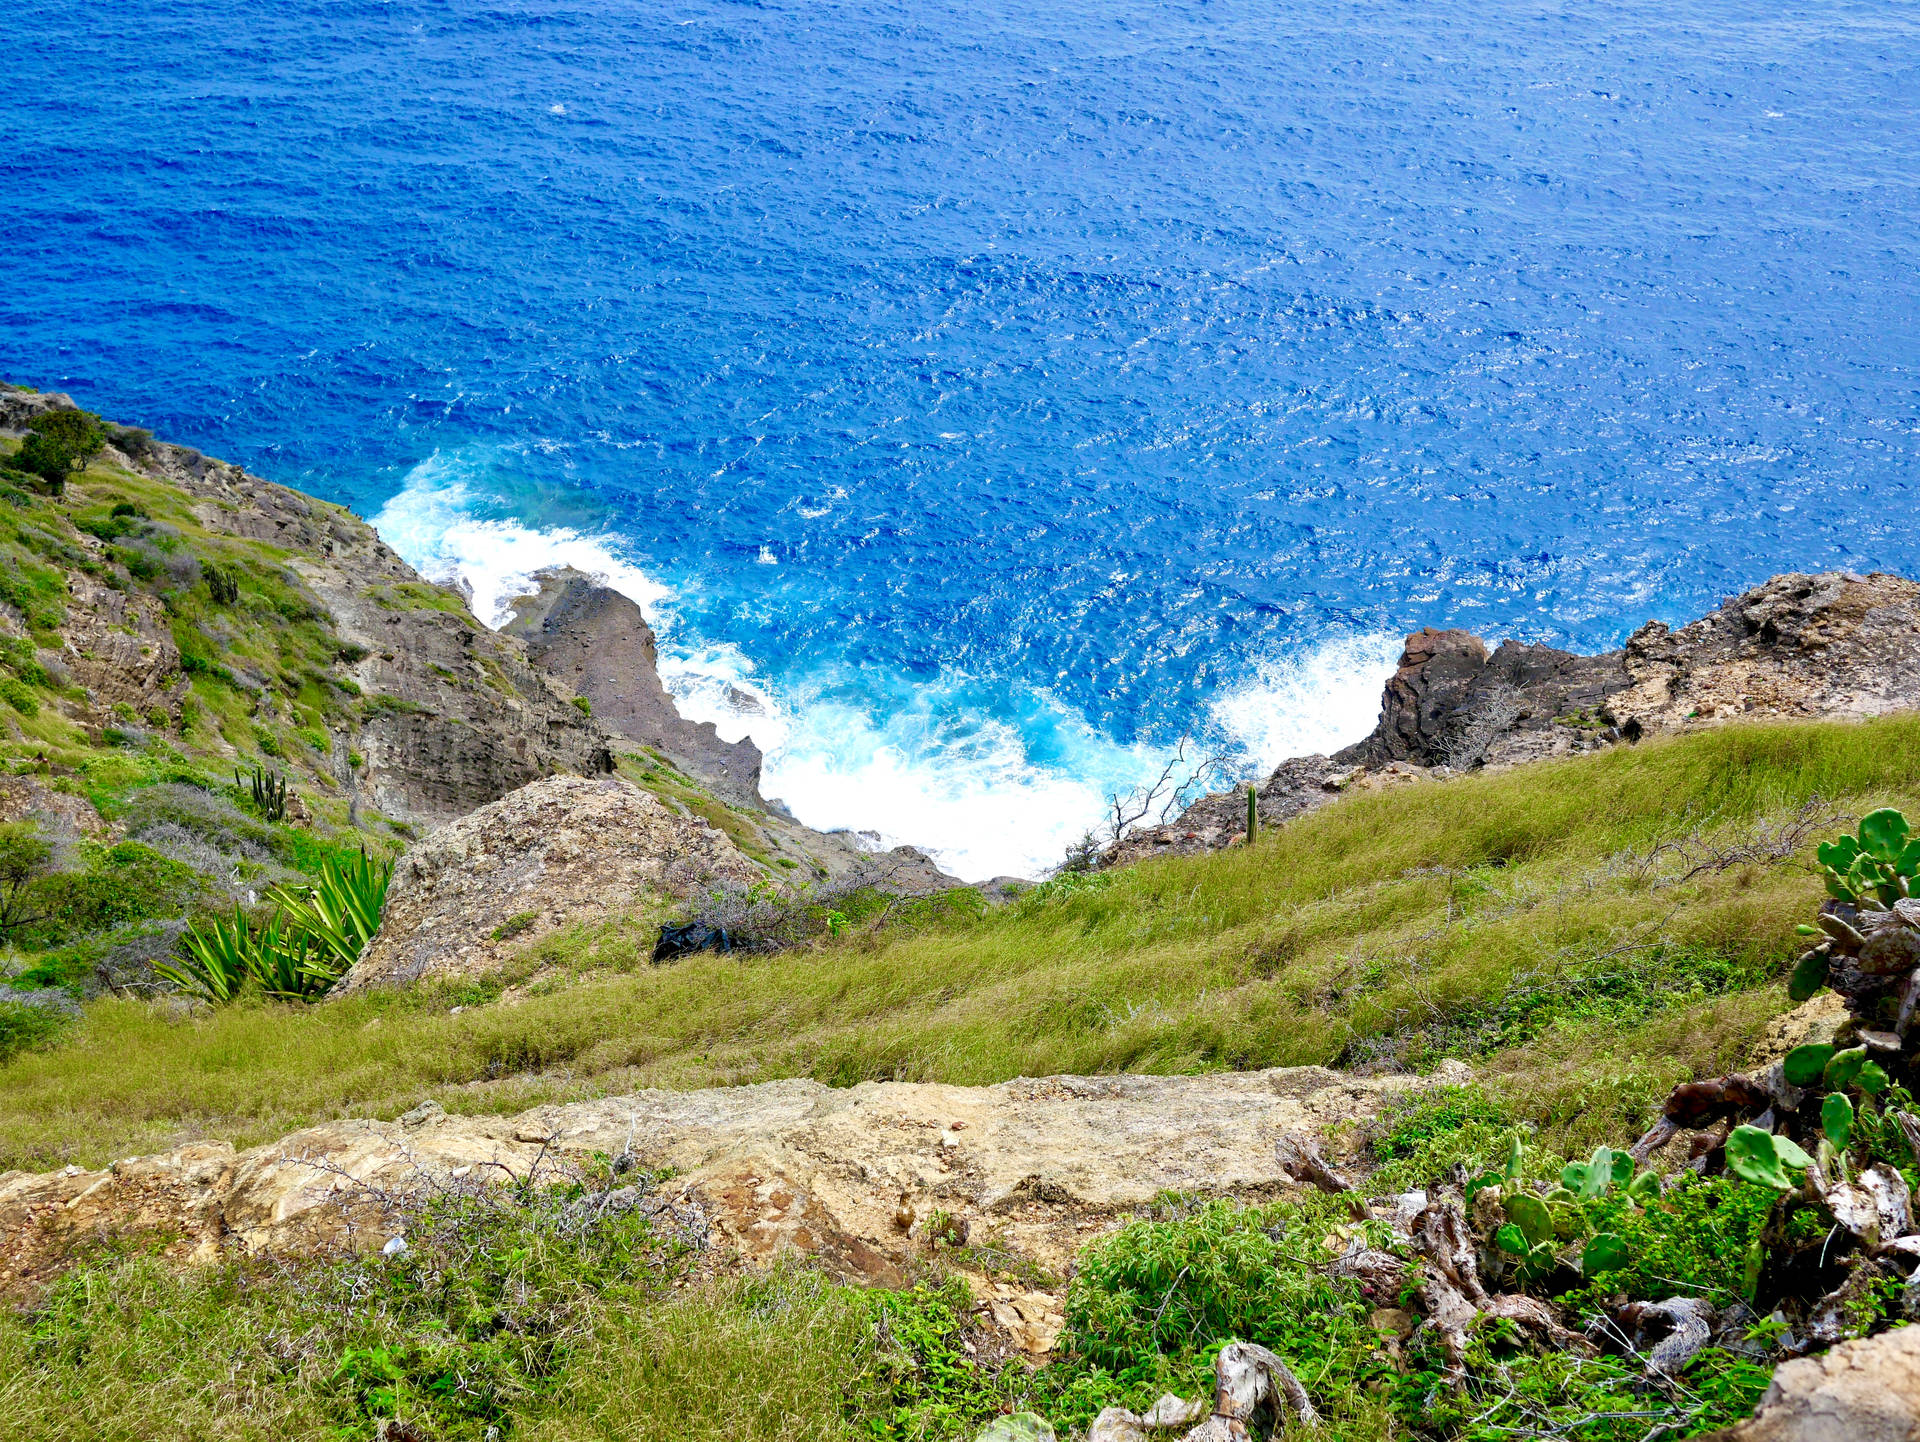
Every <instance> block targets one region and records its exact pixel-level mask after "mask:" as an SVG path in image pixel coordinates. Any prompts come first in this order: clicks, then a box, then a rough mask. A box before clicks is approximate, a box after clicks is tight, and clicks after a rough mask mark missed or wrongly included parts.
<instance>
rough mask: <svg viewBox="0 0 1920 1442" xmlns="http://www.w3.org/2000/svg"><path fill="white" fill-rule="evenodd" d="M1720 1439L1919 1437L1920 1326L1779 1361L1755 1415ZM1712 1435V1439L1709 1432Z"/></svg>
mask: <svg viewBox="0 0 1920 1442" xmlns="http://www.w3.org/2000/svg"><path fill="white" fill-rule="evenodd" d="M1713 1437H1714V1439H1716V1442H1912V1439H1914V1438H1916V1437H1920V1327H1900V1328H1896V1329H1895V1330H1894V1331H1891V1332H1882V1333H1881V1334H1880V1335H1879V1336H1877V1337H1863V1338H1861V1339H1860V1340H1859V1341H1855V1342H1842V1343H1841V1344H1840V1345H1839V1346H1837V1347H1835V1348H1834V1349H1833V1350H1832V1351H1830V1352H1826V1353H1824V1354H1823V1355H1821V1356H1818V1357H1798V1358H1795V1359H1794V1360H1793V1361H1791V1362H1782V1363H1781V1364H1780V1366H1779V1367H1777V1368H1775V1369H1774V1373H1773V1384H1772V1385H1771V1386H1770V1387H1768V1388H1767V1390H1766V1393H1765V1395H1764V1396H1762V1397H1761V1398H1760V1405H1759V1406H1758V1407H1756V1408H1755V1409H1754V1413H1753V1416H1752V1417H1750V1418H1749V1419H1748V1420H1747V1421H1745V1422H1742V1423H1740V1424H1738V1425H1737V1426H1734V1427H1729V1428H1726V1429H1725V1430H1724V1431H1721V1432H1716V1433H1714V1434H1713ZM1703 1442H1704V1439H1703Z"/></svg>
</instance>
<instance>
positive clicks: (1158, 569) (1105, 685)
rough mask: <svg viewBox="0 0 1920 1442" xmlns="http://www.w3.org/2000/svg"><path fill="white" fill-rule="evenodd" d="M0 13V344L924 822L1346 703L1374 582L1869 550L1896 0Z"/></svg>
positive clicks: (1370, 702)
mask: <svg viewBox="0 0 1920 1442" xmlns="http://www.w3.org/2000/svg"><path fill="white" fill-rule="evenodd" d="M8 18H9V31H10V34H11V36H12V38H13V39H14V41H15V43H14V44H13V45H10V46H9V47H8V83H7V84H6V85H5V86H4V87H0V176H4V179H5V187H4V193H5V196H6V203H5V204H4V206H0V245H4V253H5V255H6V257H7V264H6V284H5V285H4V286H3V287H0V375H3V376H5V377H6V378H8V379H11V380H16V381H22V382H26V383H30V384H35V385H40V386H44V387H53V388H59V389H65V390H69V391H71V392H72V393H73V394H74V395H75V396H76V397H77V398H79V399H80V400H81V401H82V403H83V404H86V405H88V406H91V407H93V408H95V409H98V410H100V411H103V412H105V413H107V414H109V415H112V416H116V417H122V418H126V419H129V420H137V421H138V422H139V423H141V424H144V425H148V426H151V427H152V428H153V429H155V430H156V431H159V432H160V433H162V434H164V435H166V436H168V437H170V438H174V439H178V440H181V441H184V442H187V443H190V444H193V445H197V446H200V447H202V448H203V449H205V450H208V451H209V452H211V453H213V454H217V455H221V456H224V457H227V458H230V459H233V460H236V461H240V462H243V463H244V464H246V465H248V466H249V467H251V468H253V469H255V470H257V471H259V472H261V473H262V474H264V475H267V476H270V477H272V478H274V479H276V480H281V481H285V482H287V483H288V484H291V485H296V486H300V487H303V488H306V489H309V490H312V491H315V492H318V493H320V494H322V495H326V496H329V497H332V498H335V499H339V500H343V501H346V502H348V503H349V504H352V505H353V506H355V508H356V509H358V510H360V511H361V512H362V513H363V514H367V515H369V516H372V517H374V518H375V519H376V522H377V524H379V525H380V526H381V528H382V530H383V532H384V533H385V534H386V535H387V536H388V537H389V539H390V540H392V541H393V542H394V543H395V545H396V546H398V547H399V548H400V549H401V550H402V551H403V553H405V554H406V555H407V556H408V557H409V558H410V559H412V560H413V561H414V562H415V563H416V564H418V565H420V566H421V567H422V568H423V569H425V570H427V571H428V572H429V573H431V574H434V575H436V576H439V577H447V578H453V577H460V578H463V579H464V580H465V581H466V582H467V583H468V584H469V585H470V586H471V587H472V589H473V591H474V594H475V602H476V606H477V607H479V608H480V609H481V611H482V613H483V614H484V615H496V614H497V613H498V608H499V606H500V605H501V604H502V603H503V602H504V600H505V599H506V598H507V597H509V596H510V595H511V594H512V593H513V592H514V590H515V588H516V586H517V585H518V584H519V581H520V578H522V577H524V575H525V574H526V572H527V571H529V570H531V569H533V568H535V567H537V566H539V565H543V564H551V563H553V562H555V561H560V560H572V561H573V562H575V563H576V564H582V565H585V566H587V567H588V568H590V569H594V570H597V571H600V572H602V573H603V574H607V575H609V576H611V577H613V578H614V580H615V581H616V582H617V583H618V584H620V585H622V586H623V587H624V588H625V589H627V590H628V591H629V592H630V593H632V594H634V595H635V596H636V597H637V598H638V599H640V600H641V601H642V602H643V603H644V604H645V605H646V606H647V607H648V609H649V611H650V613H651V614H653V615H654V617H655V618H656V620H657V621H658V622H659V624H660V626H661V628H662V631H663V637H664V641H665V648H666V651H665V653H666V657H667V663H668V669H669V672H670V683H671V684H672V685H673V686H674V687H675V689H676V690H677V692H678V693H679V694H681V695H682V697H683V698H684V700H685V703H686V705H687V707H688V708H689V709H691V710H693V711H694V712H695V713H696V714H698V715H701V716H704V717H708V718H711V719H715V720H718V721H720V722H721V723H722V725H723V729H725V730H726V731H727V732H728V733H729V734H733V735H738V734H742V733H743V732H747V731H751V732H752V733H753V734H754V735H755V736H756V739H758V740H759V741H761V743H762V744H763V746H767V747H768V748H770V751H771V754H770V758H769V764H768V783H767V787H766V789H767V791H768V793H769V794H771V795H781V796H784V798H785V799H786V800H787V801H788V802H789V804H791V805H792V806H793V807H794V808H795V810H796V811H797V812H798V813H799V814H800V815H801V816H802V817H803V818H804V819H807V820H809V821H812V822H814V823H815V824H819V825H824V826H851V827H854V828H857V829H864V830H872V831H876V832H878V833H880V834H881V835H882V836H883V837H884V838H885V839H886V840H887V841H889V842H893V841H909V842H915V843H920V844H924V845H928V846H930V847H933V848H935V849H936V851H937V854H938V855H939V856H940V857H941V859H942V860H943V861H945V862H946V863H947V864H948V865H949V866H950V867H952V868H955V869H957V870H959V871H961V872H962V873H964V874H968V875H986V874H989V873H992V872H996V871H1015V872H1024V873H1028V874H1032V873H1034V872H1035V871H1037V870H1038V869H1040V868H1042V867H1044V866H1045V865H1047V864H1048V863H1050V862H1051V861H1053V860H1055V859H1056V858H1057V857H1058V856H1059V854H1060V851H1061V849H1062V847H1063V846H1064V845H1065V843H1066V842H1067V841H1068V840H1069V839H1070V838H1071V837H1073V836H1075V835H1077V834H1078V833H1079V832H1080V830H1082V829H1083V828H1084V827H1086V826H1087V825H1088V824H1090V823H1091V822H1092V821H1094V820H1095V819H1096V818H1097V816H1098V815H1099V813H1100V811H1101V807H1102V795H1103V793H1104V792H1106V791H1109V790H1112V789H1114V788H1117V787H1124V786H1126V785H1128V784H1130V783H1131V782H1132V781H1134V780H1136V779H1137V778H1139V777H1140V776H1142V775H1144V774H1149V773H1151V772H1155V771H1157V770H1158V767H1159V760H1160V758H1161V757H1163V756H1164V755H1165V754H1166V753H1167V752H1168V751H1169V750H1170V749H1171V748H1172V747H1173V746H1174V744H1175V743H1176V741H1177V740H1178V739H1179V738H1180V737H1181V736H1183V735H1190V736H1192V737H1194V738H1195V740H1196V743H1197V744H1200V745H1202V746H1203V747H1219V748H1224V749H1227V750H1228V751H1230V752H1231V753H1232V755H1233V756H1234V758H1235V765H1236V766H1237V768H1238V769H1239V770H1240V771H1241V772H1243V773H1252V772H1253V771H1255V770H1257V769H1258V768H1260V767H1262V766H1265V765H1268V764H1271V763H1272V762H1273V761H1275V760H1278V759H1279V758H1280V757H1282V756H1284V755H1287V754H1292V753H1294V752H1297V751H1300V750H1303V749H1314V748H1321V747H1328V746H1332V745H1336V744H1339V743H1340V742H1342V741H1345V740H1348V739H1351V738H1352V737H1353V736H1355V735H1356V734H1359V733H1363V732H1364V731H1365V730H1366V728H1367V726H1368V725H1369V724H1370V722H1371V718H1372V712H1373V708H1374V705H1375V701H1376V698H1377V695H1378V686H1379V682H1380V679H1381V677H1382V675H1383V673H1384V671H1385V670H1386V669H1387V668H1388V667H1389V666H1390V665H1391V662H1392V658H1393V655H1394V650H1395V647H1394V642H1395V639H1396V638H1397V637H1398V636H1399V635H1401V634H1402V633H1404V632H1405V631H1406V630H1407V629H1409V628H1411V627H1414V626H1418V625H1423V624H1441V625H1447V624H1457V625H1465V626H1470V627H1472V628H1474V629H1476V630H1479V631H1481V632H1482V633H1483V634H1488V635H1492V636H1505V635H1513V636H1519V637H1524V638H1527V639H1538V640H1546V641H1552V642H1557V643H1561V644H1570V645H1575V646H1579V647H1587V648H1590V647H1598V646H1602V645H1607V644H1613V643H1617V642H1618V641H1619V640H1621V639H1622V638H1623V637H1624V636H1625V634H1626V633H1627V632H1628V631H1630V630H1631V629H1632V628H1633V627H1634V626H1636V625H1638V624H1640V623H1641V622H1643V621H1645V620H1647V619H1648V618H1650V617H1659V618H1663V619H1667V620H1670V621H1674V620H1680V619H1683V618H1686V617H1690V616H1692V615H1695V614H1697V613H1699V612H1700V611H1701V610H1703V609H1704V608H1706V607H1708V606H1711V605H1712V604H1714V603H1715V602H1716V601H1717V600H1718V599H1719V598H1721V597H1722V596H1724V595H1727V594H1730V593H1732V592H1734V591H1737V590H1739V589H1741V588H1743V587H1745V586H1747V585H1750V584H1752V583H1754V582H1755V581H1757V580H1760V579H1762V578H1764V577H1765V576H1767V575H1769V574H1772V573H1774V572H1776V571H1780V570H1785V569H1801V570H1811V569H1820V568H1832V567H1840V568H1852V569H1856V570H1863V571H1864V570H1869V569H1874V568H1882V569H1894V570H1902V571H1906V572H1908V573H1914V572H1916V571H1920V527H1916V526H1915V524H1914V522H1913V519H1912V510H1913V504H1914V495H1913V491H1914V482H1915V479H1916V476H1917V475H1920V466H1917V464H1916V462H1917V460H1920V404H1917V402H1920V304H1917V302H1920V280H1917V279H1916V277H1920V6H1916V5H1914V4H1913V3H1892V4H1888V3H1885V0H1880V3H1875V4H1871V5H1869V4H1863V3H1853V0H1827V3H1789V4H1787V5H1784V6H1773V7H1765V8H1761V9H1754V8H1747V7H1730V6H1725V5H1708V4H1703V3H1699V0H1661V3H1651V0H1616V3H1606V0H1596V3H1582V4H1573V5H1552V6H1549V5H1541V4H1534V3H1510V0H1509V3H1495V4H1492V5H1487V4H1474V5H1468V4H1463V3H1459V0H1438V3H1435V4H1429V5H1421V6H1412V5H1405V4H1390V3H1337V0H1302V3H1296V4H1291V5H1285V6H1282V5H1278V4H1273V3H1253V0H1209V3H1161V4H1152V5H1149V4H1142V3H1139V0H1099V3H1089V0H1062V3H1059V4H1054V5H1048V6H1041V7H1035V6H1031V5H1014V4H1009V3H1006V0H984V3H979V4H972V5H967V6H955V5H946V4H930V3H920V4H914V5H903V4H897V3H896V4H887V3H874V0H813V3H805V4H802V3H794V0H737V3H723V0H657V3H645V4H642V3H627V0H572V3H567V0H543V3H530V0H493V3H489V4H486V5H475V4H467V3H454V4H451V5H428V4H424V3H417V0H393V3H373V0H331V3H328V4H325V5H303V4H292V5H288V4H270V3H265V0H218V3H216V0H122V3H120V4H118V5H116V6H114V7H113V10H112V19H111V24H110V26H107V27H105V28H104V29H103V24H102V12H101V10H100V9H99V7H98V6H97V5H91V4H84V3H80V0H24V3H20V4H16V5H14V6H13V7H11V9H10V10H9V14H8ZM108 31H110V34H109V33H108ZM729 687H732V688H733V689H734V691H735V692H736V693H737V692H740V691H746V692H748V693H751V694H753V695H755V696H757V697H758V698H760V701H761V703H762V704H763V705H765V706H766V707H768V708H769V709H770V710H771V712H772V713H773V714H772V715H771V717H770V718H769V717H767V716H755V715H746V716H742V715H737V714H735V713H734V712H733V711H732V710H731V709H730V702H729V700H728V691H729Z"/></svg>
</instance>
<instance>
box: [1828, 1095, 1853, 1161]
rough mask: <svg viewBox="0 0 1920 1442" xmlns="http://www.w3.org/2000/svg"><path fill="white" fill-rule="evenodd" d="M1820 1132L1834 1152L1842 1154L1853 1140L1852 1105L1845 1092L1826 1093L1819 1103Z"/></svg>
mask: <svg viewBox="0 0 1920 1442" xmlns="http://www.w3.org/2000/svg"><path fill="white" fill-rule="evenodd" d="M1820 1130H1821V1131H1823V1132H1825V1133H1826V1134H1827V1140H1828V1141H1830V1142H1832V1143H1833V1145H1834V1149H1835V1150H1836V1151H1841V1152H1844V1151H1845V1150H1846V1149H1847V1144H1848V1143H1849V1142H1851V1141H1852V1140H1853V1103H1852V1102H1850V1101H1848V1100H1847V1094H1846V1093H1845V1092H1828V1093H1827V1099H1826V1100H1825V1101H1823V1102H1821V1103H1820Z"/></svg>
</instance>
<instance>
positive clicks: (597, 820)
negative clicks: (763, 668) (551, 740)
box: [334, 776, 760, 994]
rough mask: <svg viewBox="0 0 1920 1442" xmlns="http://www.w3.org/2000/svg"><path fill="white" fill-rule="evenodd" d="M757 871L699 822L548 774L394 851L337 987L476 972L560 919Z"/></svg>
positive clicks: (635, 797)
mask: <svg viewBox="0 0 1920 1442" xmlns="http://www.w3.org/2000/svg"><path fill="white" fill-rule="evenodd" d="M759 876H760V872H759V871H758V869H757V868H756V867H755V866H754V865H753V863H752V862H750V861H748V860H747V858H746V857H744V856H742V855H741V854H740V853H739V851H738V850H736V849H735V847H734V845H733V843H732V842H731V841H729V840H728V839H727V838H726V837H725V836H724V835H722V834H721V833H720V832H718V831H715V830H714V829H713V828H712V827H711V826H708V825H707V824H706V823H705V822H704V821H700V820H697V819H695V818H691V817H685V816H680V815H677V814H676V813H674V812H672V811H669V810H668V809H667V807H666V806H665V804H664V803H662V802H661V801H660V800H659V799H658V798H657V797H655V796H653V795H652V794H651V793H649V792H646V791H642V790H641V789H640V788H639V787H637V786H635V785H633V784H632V783H631V782H629V781H624V780H622V779H621V778H619V777H617V776H597V777H591V778H589V777H584V776H550V777H548V778H547V779H546V780H544V781H536V782H534V783H533V784H532V785H530V786H523V787H522V788H520V789H519V790H518V791H515V792H513V793H511V794H510V795H507V796H504V797H502V798H501V799H500V800H498V801H495V802H491V803H489V804H488V805H486V806H483V807H481V808H480V809H479V810H478V811H475V812H473V813H472V814H471V815H468V816H463V817H462V818H460V820H458V821H454V822H450V823H448V824H447V825H446V826H443V827H441V828H440V829H439V830H437V831H435V832H432V833H431V834H430V835H428V836H427V837H425V838H424V839H423V840H421V841H420V842H419V843H418V844H416V845H415V846H413V847H412V848H410V849H409V850H408V851H407V853H406V854H405V855H404V856H402V857H401V858H400V862H399V864H398V865H397V866H396V867H395V868H394V873H393V882H392V885H391V887H390V888H389V890H388V892H387V904H386V909H385V911H384V912H383V913H382V915H381V920H380V930H379V931H378V932H376V933H375V934H374V938H373V940H372V941H371V942H370V943H369V944H368V946H367V950H366V953H365V954H364V955H363V956H362V957H361V958H360V960H359V961H357V962H356V963H354V967H353V969H352V970H351V971H349V972H348V973H347V974H346V976H345V977H343V978H342V979H341V981H340V983H339V985H338V986H336V987H335V988H334V993H335V994H347V993H351V992H354V991H360V990H364V989H365V988H367V987H370V986H391V985H397V984H403V983H407V982H414V981H419V980H422V979H425V978H433V979H443V978H447V977H456V976H468V975H473V974H475V973H477V972H482V971H484V970H486V969H487V968H488V967H489V966H490V965H492V964H494V963H496V962H498V961H501V960H504V959H505V958H506V957H507V956H509V955H511V954H512V953H513V952H516V951H519V950H521V949H522V948H524V947H525V946H526V945H527V944H528V943H530V942H532V941H536V940H538V939H539V938H540V937H541V936H543V935H545V934H546V933H548V932H550V931H554V930H557V929H558V928H560V927H563V926H567V925H570V924H572V923H574V922H579V921H591V920H596V919H598V918H600V917H604V916H608V915H611V914H616V913H618V912H620V911H622V910H624V909H626V908H629V907H632V906H634V905H635V904H637V903H640V902H643V901H645V900H646V899H647V898H648V897H649V896H651V897H655V898H658V897H661V896H687V895H689V894H691V893H693V892H694V891H696V890H700V889H705V888H706V887H708V886H710V885H713V884H719V883H726V882H731V883H735V884H738V885H750V884H752V883H753V882H754V881H755V880H757V879H758V878H759Z"/></svg>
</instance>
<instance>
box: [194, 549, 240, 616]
mask: <svg viewBox="0 0 1920 1442" xmlns="http://www.w3.org/2000/svg"><path fill="white" fill-rule="evenodd" d="M200 579H201V580H202V581H204V582H206V586H207V597H208V599H209V600H211V601H212V602H213V604H214V605H216V606H231V605H233V604H234V603H235V602H236V601H238V600H239V599H240V576H239V573H238V572H237V571H236V570H234V568H233V567H232V566H229V565H222V564H221V563H220V562H218V561H209V560H207V559H206V558H205V557H202V558H201V561H200Z"/></svg>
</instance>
